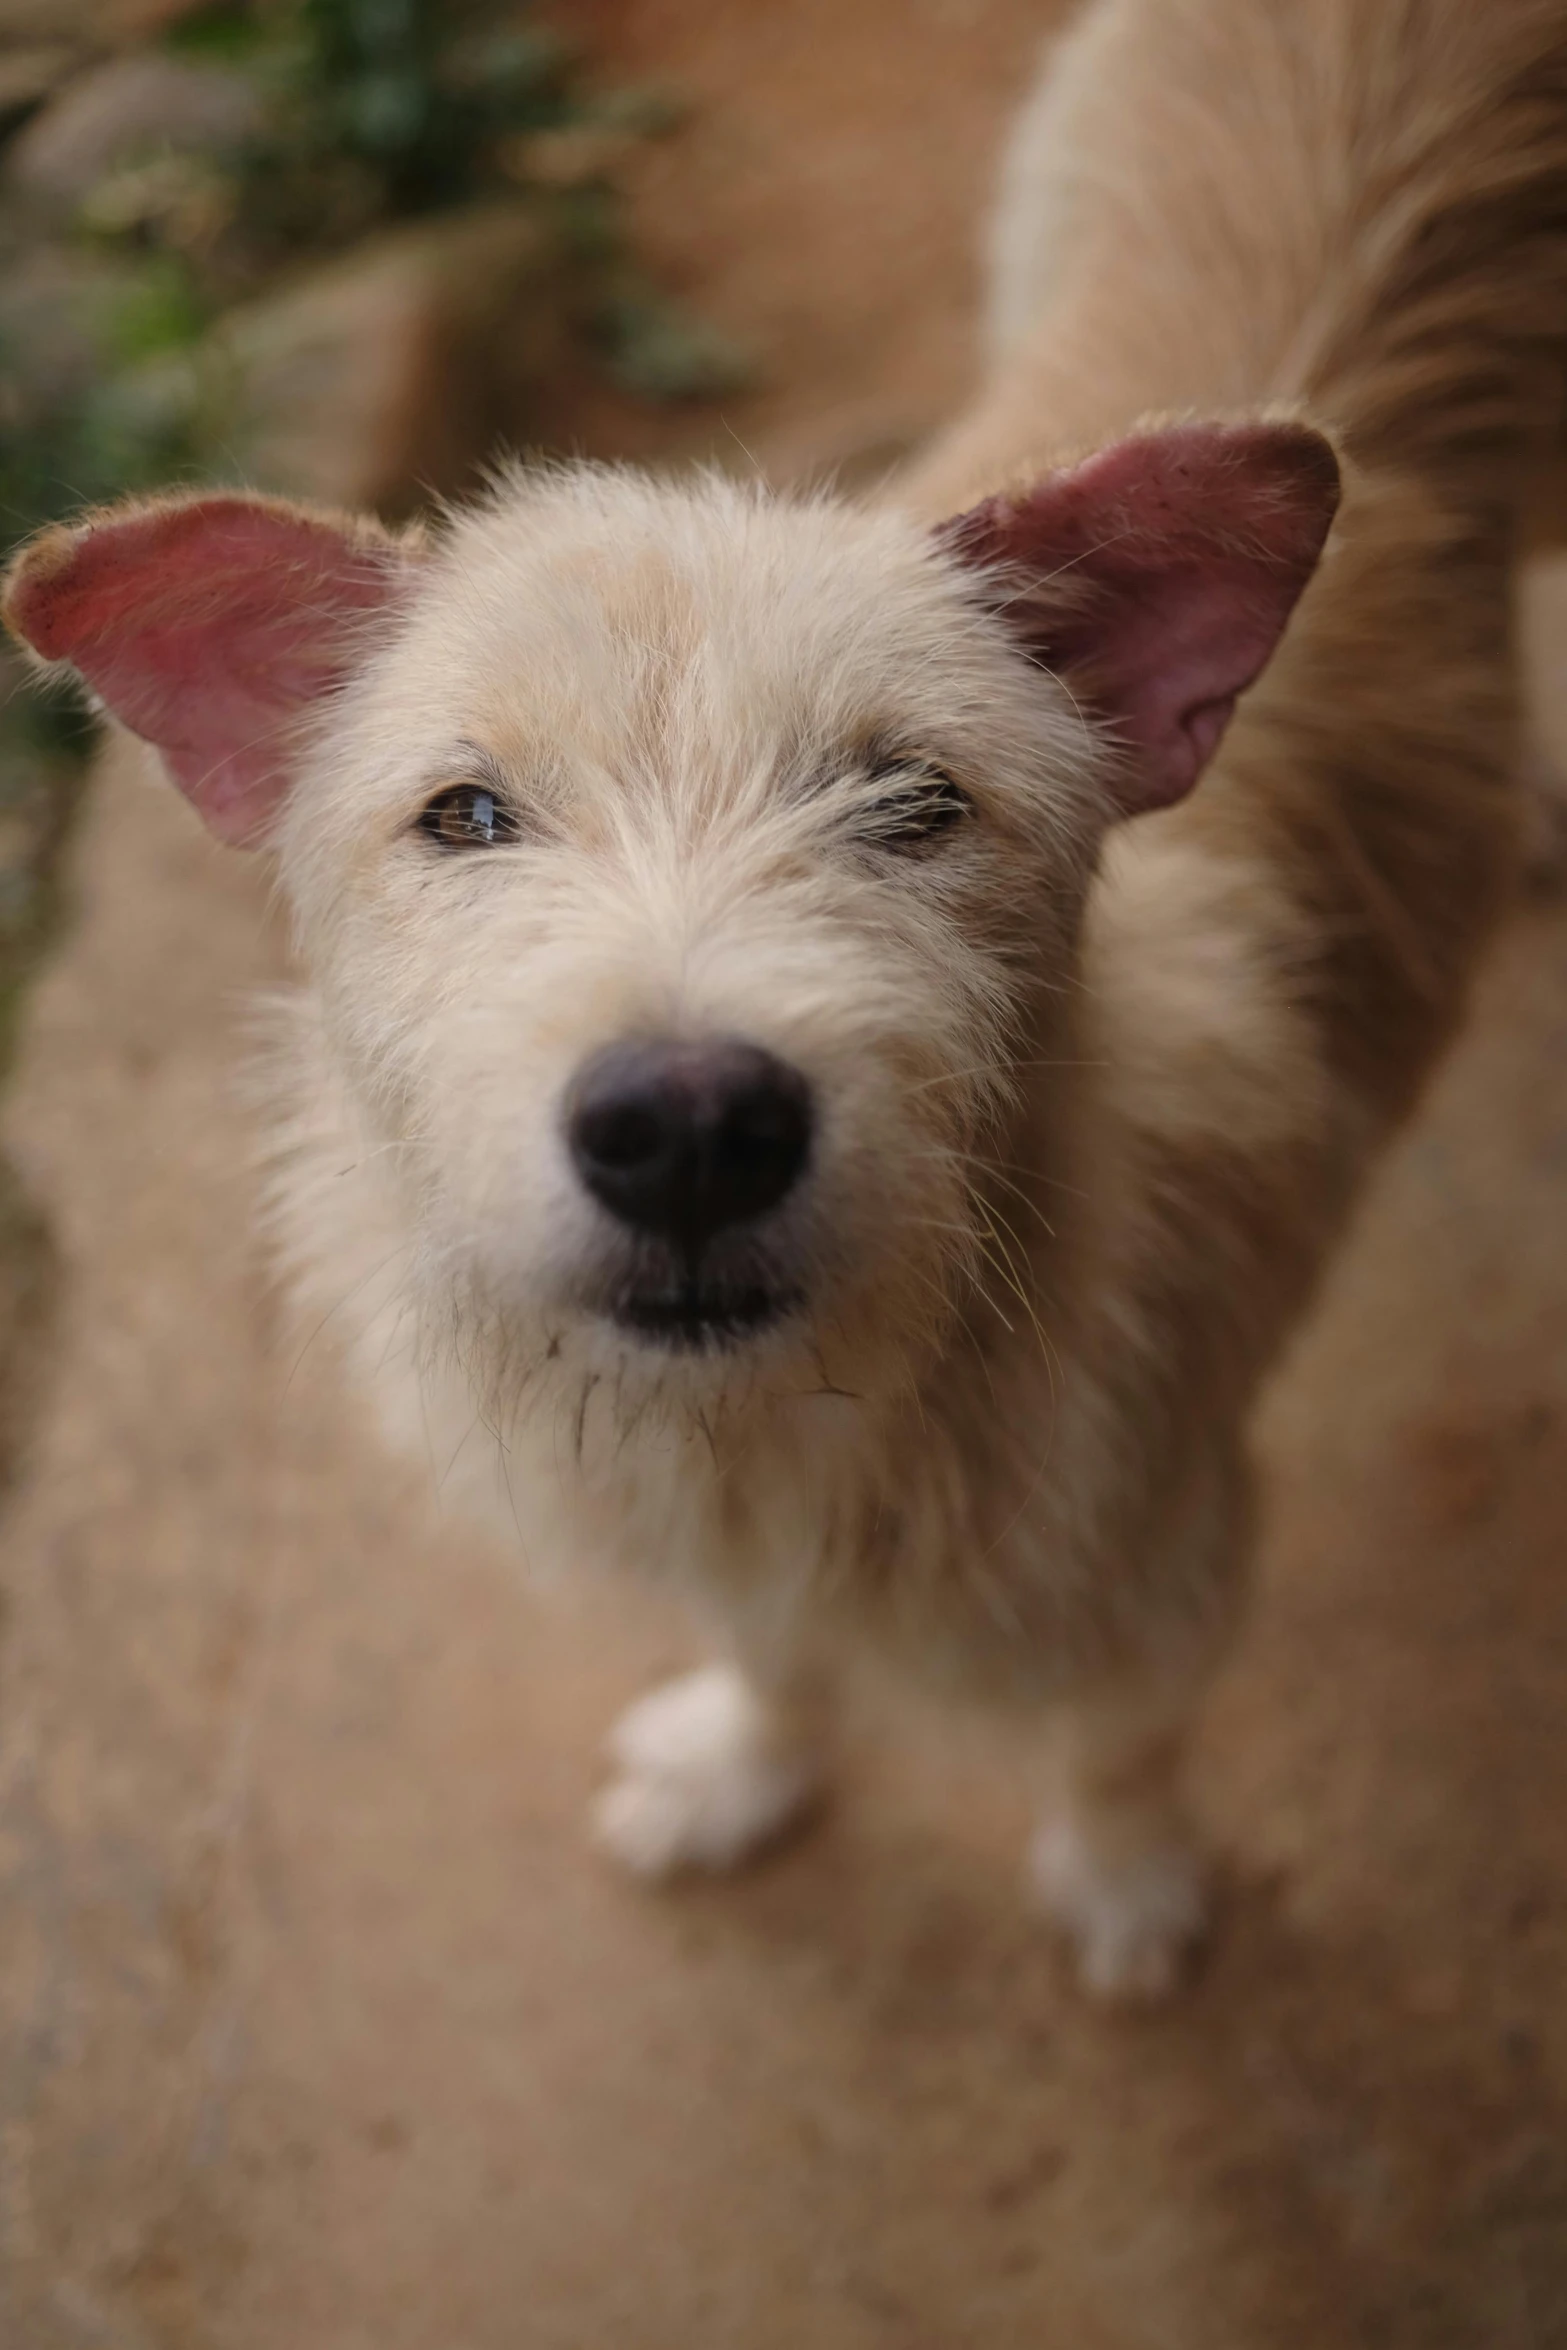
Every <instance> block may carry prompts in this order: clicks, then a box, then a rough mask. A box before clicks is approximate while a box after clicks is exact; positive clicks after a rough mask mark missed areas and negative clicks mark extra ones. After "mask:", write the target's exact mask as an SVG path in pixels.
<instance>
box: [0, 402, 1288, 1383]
mask: <svg viewBox="0 0 1567 2350" xmlns="http://www.w3.org/2000/svg"><path fill="white" fill-rule="evenodd" d="M1194 436H1195V437H1194ZM1243 439H1244V436H1236V435H1234V434H1231V435H1228V436H1226V435H1225V434H1223V433H1221V432H1219V431H1218V430H1217V429H1216V428H1205V429H1203V430H1198V429H1197V428H1191V430H1189V432H1188V434H1187V436H1186V438H1185V439H1183V438H1182V436H1181V435H1179V434H1170V435H1165V436H1162V437H1161V438H1159V439H1157V440H1150V441H1148V442H1146V443H1131V444H1124V445H1123V448H1122V449H1121V450H1119V451H1115V452H1111V454H1110V456H1109V457H1107V458H1101V459H1099V460H1097V461H1095V464H1094V465H1091V466H1089V467H1085V468H1082V469H1079V471H1078V472H1077V473H1075V474H1070V475H1065V476H1061V477H1055V479H1054V482H1053V483H1052V484H1051V485H1049V486H1047V488H1046V489H1044V490H1042V491H1038V492H1035V493H1031V495H1030V496H1029V497H1028V498H1026V499H1020V500H1013V501H1008V502H1006V503H992V504H991V505H988V506H986V507H984V508H981V509H978V510H977V511H976V512H975V513H974V514H973V515H970V516H967V517H964V518H962V519H961V520H960V521H959V523H958V524H956V525H954V526H952V527H951V528H949V529H948V530H947V531H946V532H945V533H937V534H932V533H930V532H928V531H926V530H925V529H923V528H922V527H921V526H919V525H917V524H915V523H914V522H912V521H910V520H908V519H906V518H903V517H900V516H898V515H896V514H894V513H890V512H875V513H866V512H859V511H854V510H851V509H846V508H844V507H841V506H838V505H835V504H832V503H829V502H824V501H822V502H808V503H804V504H788V503H781V502H778V501H775V500H772V499H769V498H767V497H765V496H762V495H760V494H757V493H752V492H742V491H738V490H735V489H732V488H729V487H726V486H724V485H721V484H716V483H714V484H708V485H705V486H699V487H698V488H696V489H695V490H692V489H678V490H677V489H670V488H658V487H655V486H653V485H650V484H648V483H646V482H643V481H639V480H637V479H635V478H633V477H630V476H623V475H617V474H603V473H592V472H585V473H576V474H565V475H559V476H551V477H546V478H544V479H543V480H534V481H531V482H530V481H528V480H526V479H524V480H519V481H518V482H516V483H514V484H512V485H511V486H510V487H508V488H507V489H505V490H504V491H502V492H501V493H500V494H499V495H498V496H497V497H496V498H495V499H494V500H493V501H492V502H491V503H490V504H489V505H487V506H486V507H485V508H483V509H482V510H480V511H478V512H476V513H474V514H471V515H469V516H467V517H464V518H461V519H459V520H458V521H457V522H456V523H455V525H453V526H452V528H451V529H450V530H449V531H448V532H447V533H446V534H445V535H444V536H443V537H442V538H441V539H440V540H439V541H438V542H437V543H435V544H434V545H432V546H429V547H418V548H407V547H398V546H396V545H394V544H392V543H391V542H382V541H379V540H377V539H374V538H372V537H369V536H367V535H366V534H365V533H364V532H362V531H356V530H347V531H345V530H343V529H342V528H340V527H337V526H334V525H330V524H328V523H325V522H322V521H317V520H315V519H313V518H311V517H308V516H302V515H298V514H296V513H294V512H293V511H292V510H289V509H282V508H276V507H268V506H265V505H260V504H252V503H247V502H244V501H234V500H214V501H207V502H205V503H200V502H198V503H196V504H187V505H175V506H168V507H151V508H142V509H133V510H131V511H130V512H129V513H128V514H127V515H126V516H125V517H124V518H123V519H121V518H115V517H110V518H108V519H107V520H106V521H104V522H101V523H99V524H96V525H89V526H88V527H87V528H86V529H85V530H83V531H81V532H79V533H77V534H75V535H74V536H66V535H63V534H61V535H57V536H56V537H55V538H54V539H53V540H45V541H44V542H41V543H40V546H39V548H38V549H37V550H36V553H35V555H34V557H33V558H31V559H30V560H31V569H30V570H29V568H28V566H27V563H25V562H24V566H23V568H22V571H21V572H20V573H19V575H18V579H17V582H16V584H15V585H14V587H13V594H12V605H11V609H12V615H13V621H14V624H16V625H18V626H19V628H20V629H21V631H22V633H24V634H25V635H26V636H28V637H29V638H30V640H31V641H33V642H34V643H35V645H37V646H38V648H39V649H40V650H41V651H43V652H44V653H45V654H46V655H51V656H56V657H65V658H69V659H71V660H72V661H73V662H75V663H76V665H77V666H78V667H79V668H80V669H81V670H82V672H83V673H84V674H85V675H86V676H87V677H88V679H89V680H90V682H91V683H93V685H94V686H95V687H96V688H97V690H98V691H99V692H100V693H101V694H102V696H103V698H104V699H105V700H106V701H107V702H108V703H109V705H110V707H111V708H113V709H115V710H117V711H118V712H119V713H120V714H121V715H123V716H124V717H125V718H126V719H127V720H128V722H129V723H130V724H131V725H132V726H133V727H135V728H136V729H137V731H139V732H142V733H144V734H146V735H148V736H149V737H150V738H151V739H153V740H155V741H157V742H158V743H159V744H160V747H161V748H162V749H163V751H164V755H165V758H166V760H167V762H168V764H169V765H170V767H171V769H172V771H173V772H174V774H175V776H176V779H177V780H179V781H180V782H181V783H182V784H183V785H184V787H185V788H186V789H187V791H189V792H190V794H191V796H192V797H193V798H194V799H195V800H196V801H197V803H198V805H200V806H201V807H202V808H203V811H204V813H206V814H207V816H208V818H209V821H211V822H213V824H214V826H215V828H216V829H218V830H220V831H222V832H225V833H226V834H228V835H229V836H230V837H234V838H241V839H253V838H257V837H265V839H266V840H267V842H268V845H270V846H272V847H273V848H275V849H276V851H277V853H278V855H279V858H280V865H281V872H282V877H283V882H284V887H285V890H286V893H287V895H288V897H289V899H290V902H291V904H292V906H293V909H294V913H295V917H296V921H297V926H298V933H299V937H300V941H301V945H302V948H303V952H304V957H305V960H306V963H307V966H308V968H309V971H310V973H311V976H312V978H313V980H314V983H315V986H316V988H317V990H318V993H319V996H320V1000H321V1004H322V1009H323V1015H324V1022H325V1029H326V1033H327V1035H328V1037H329V1039H330V1042H331V1046H332V1049H333V1051H334V1053H335V1055H336V1057H337V1060H338V1063H339V1065H340V1068H341V1071H342V1074H343V1077H344V1079H345V1081H346V1083H347V1086H348V1087H349V1089H350V1091H351V1093H352V1094H353V1096H354V1097H355V1098H356V1100H357V1102H358V1104H359V1106H360V1109H361V1112H362V1113H363V1116H364V1119H365V1122H366V1124H367V1126H368V1127H369V1129H370V1131H371V1133H372V1135H373V1137H374V1139H375V1142H376V1144H377V1146H378V1148H379V1156H380V1158H381V1160H382V1161H383V1162H384V1166H385V1170H386V1172H387V1174H388V1176H389V1179H390V1180H391V1182H392V1183H393V1184H394V1185H395V1187H396V1189H397V1191H398V1193H399V1195H400V1198H401V1203H402V1208H403V1212H404V1214H405V1216H406V1217H407V1218H408V1219H409V1220H410V1222H411V1224H412V1227H413V1232H414V1237H415V1243H416V1245H415V1246H414V1248H413V1249H412V1250H411V1252H410V1254H411V1259H412V1261H413V1262H414V1264H415V1265H416V1267H417V1272H416V1274H415V1275H414V1279H415V1281H416V1284H417V1287H418V1291H419V1298H420V1303H421V1306H422V1308H423V1319H424V1321H425V1323H426V1326H427V1327H428V1328H429V1329H430V1330H431V1331H433V1332H434V1333H436V1334H437V1335H439V1336H440V1337H442V1338H443V1339H445V1340H447V1341H449V1342H450V1343H451V1344H452V1345H453V1346H454V1347H455V1348H456V1349H457V1351H458V1352H459V1353H460V1354H461V1355H462V1357H463V1359H464V1360H465V1361H466V1362H467V1363H468V1364H469V1365H470V1367H471V1368H472V1370H473V1372H474V1374H475V1377H476V1379H477V1381H478V1383H479V1385H480V1386H481V1388H482V1389H484V1390H485V1392H486V1399H487V1401H488V1402H489V1404H490V1406H491V1408H493V1409H496V1410H500V1411H506V1410H508V1409H509V1408H510V1407H511V1404H512V1402H513V1401H514V1400H515V1398H516V1397H517V1396H520V1395H522V1394H524V1393H528V1394H532V1393H535V1392H537V1390H538V1389H539V1388H540V1387H541V1386H543V1387H546V1388H547V1387H548V1386H549V1385H550V1384H552V1383H556V1382H572V1383H575V1384H576V1386H577V1387H578V1388H579V1389H580V1388H581V1387H582V1386H583V1383H584V1381H585V1380H591V1379H594V1378H598V1377H603V1376H606V1375H610V1376H613V1377H614V1378H615V1379H616V1381H617V1382H619V1383H621V1384H623V1385H625V1386H627V1387H628V1388H629V1391H630V1393H631V1394H632V1395H633V1396H635V1395H643V1394H647V1393H650V1392H659V1393H663V1394H666V1395H669V1396H673V1397H676V1398H679V1399H682V1400H683V1401H684V1402H685V1403H687V1404H688V1405H689V1406H691V1407H692V1408H693V1409H696V1410H706V1409H707V1408H709V1407H710V1406H711V1405H713V1404H714V1403H715V1402H720V1401H723V1400H725V1399H729V1400H737V1399H739V1398H740V1397H741V1396H744V1395H749V1394H753V1393H755V1392H757V1391H758V1390H759V1389H760V1390H761V1391H763V1392H766V1391H771V1390H775V1389H776V1388H778V1387H780V1386H782V1387H787V1388H798V1387H800V1386H802V1385H809V1384H817V1385H820V1384H824V1383H825V1384H830V1385H833V1386H848V1387H854V1388H856V1389H864V1388H866V1387H877V1386H880V1387H885V1386H888V1385H897V1384H901V1383H903V1382H904V1381H906V1380H907V1379H908V1378H909V1377H910V1376H911V1375H913V1374H914V1373H915V1372H916V1371H917V1370H918V1368H919V1366H920V1364H921V1362H922V1361H923V1360H924V1359H925V1357H926V1355H927V1353H928V1350H929V1348H930V1346H931V1345H932V1344H933V1343H935V1342H937V1341H939V1338H940V1334H941V1332H942V1330H943V1329H944V1327H945V1326H946V1324H947V1321H948V1319H949V1317H950V1315H951V1314H952V1312H953V1310H954V1307H955V1304H956V1303H957V1301H958V1300H959V1298H960V1297H961V1295H962V1293H963V1289H964V1285H965V1283H966V1281H967V1280H968V1279H969V1277H970V1275H971V1274H972V1271H973V1269H974V1266H975V1262H976V1258H977V1253H978V1250H979V1246H980V1240H981V1233H982V1230H983V1228H984V1217H983V1212H982V1210H981V1209H980V1208H979V1206H978V1200H979V1196H980V1193H981V1190H982V1188H983V1185H982V1180H981V1179H982V1177H983V1174H984V1171H985V1169H986V1168H987V1167H990V1166H1000V1165H1004V1164H1005V1163H1006V1162H1007V1161H1008V1160H1009V1158H1010V1157H1012V1156H1014V1155H1015V1146H1014V1145H1012V1144H1011V1143H1010V1142H1009V1139H1008V1138H1009V1127H1010V1121H1011V1120H1012V1118H1013V1117H1014V1115H1015V1114H1016V1111H1017V1108H1018V1105H1019V1102H1020V1100H1021V1099H1022V1098H1023V1097H1024V1095H1025V1094H1028V1093H1030V1092H1031V1091H1032V1090H1033V1089H1034V1088H1033V1078H1032V1073H1033V1072H1034V1071H1035V1070H1036V1069H1037V1068H1038V1067H1039V1066H1040V1065H1041V1064H1042V1063H1044V1062H1048V1061H1049V1060H1050V1059H1051V1057H1052V1055H1051V1051H1050V1042H1051V1038H1050V1029H1051V1016H1052V1007H1053V1006H1059V1005H1060V1003H1061V1002H1062V1001H1063V996H1064V991H1067V990H1068V989H1069V987H1070V981H1071V969H1072V951H1073V942H1074V936H1075V930H1076V925H1077V920H1078V915H1079V912H1080V908H1081V904H1082V899H1083V893H1084V889H1085V887H1086V883H1087V879H1088V876H1089V874H1090V872H1091V869H1092V864H1093V858H1094V853H1095V850H1096V847H1097V843H1098V840H1099V837H1100V835H1101V833H1102V831H1103V828H1104V826H1105V824H1106V822H1107V821H1109V820H1110V819H1111V817H1113V816H1115V815H1117V814H1121V813H1126V812H1130V811H1131V810H1133V809H1135V808H1137V807H1139V806H1146V805H1153V804H1159V803H1160V802H1161V801H1165V800H1168V799H1171V798H1173V797H1176V796H1178V794H1179V792H1180V791H1182V790H1184V789H1185V788H1187V786H1188V785H1189V784H1190V782H1191V781H1192V780H1194V778H1195V776H1196V774H1197V772H1198V770H1199V769H1200V767H1201V765H1202V763H1203V760H1204V759H1205V758H1206V756H1207V755H1208V753H1209V751H1211V749H1212V747H1213V743H1214V742H1215V741H1216V740H1217V736H1218V733H1219V732H1220V731H1221V730H1222V726H1223V723H1224V720H1225V718H1226V717H1227V715H1228V711H1229V708H1230V706H1231V704H1232V702H1233V698H1234V694H1235V692H1236V691H1237V690H1238V688H1239V687H1240V686H1241V685H1243V684H1244V683H1246V682H1247V681H1248V680H1249V677H1250V676H1251V675H1253V674H1255V671H1256V669H1257V668H1258V667H1259V666H1260V665H1261V662H1262V660H1263V659H1265V658H1266V655H1267V652H1268V651H1269V650H1270V649H1271V646H1272V643H1273V641H1274V639H1275V638H1276V636H1277V634H1278V631H1279V628H1280V627H1282V625H1283V620H1284V617H1285V615H1286V614H1287V612H1288V609H1289V607H1290V605H1291V604H1292V603H1293V601H1294V597H1295V595H1296V594H1297V593H1298V592H1299V588H1300V586H1301V585H1302V584H1303V582H1304V579H1305V577H1306V576H1307V574H1308V573H1309V570H1310V568H1311V565H1312V563H1313V562H1314V560H1315V556H1316V552H1317V549H1318V547H1319V546H1320V543H1321V538H1322V535H1323V532H1324V531H1325V529H1326V525H1327V520H1328V517H1329V515H1330V514H1331V510H1332V476H1333V469H1332V462H1331V458H1330V457H1328V456H1327V453H1326V451H1325V449H1324V447H1323V444H1321V443H1320V442H1319V441H1317V440H1316V438H1315V436H1312V435H1309V434H1306V433H1303V432H1301V431H1300V430H1299V429H1298V428H1282V427H1257V428H1251V435H1250V439H1249V440H1247V441H1245V445H1244V446H1242V445H1241V442H1242V440H1243ZM1128 451H1131V452H1133V455H1132V457H1131V458H1130V459H1128V456H1127V452H1128ZM1147 451H1153V452H1155V457H1154V459H1152V460H1150V459H1149V458H1148V457H1147V456H1146V454H1144V452H1147ZM1215 451H1216V452H1217V461H1216V462H1215V461H1214V460H1215ZM1226 491H1227V492H1228V495H1229V504H1228V505H1226V503H1225V493H1226ZM1216 499H1217V514H1218V519H1217V527H1216V525H1215V501H1216ZM1232 509H1233V510H1232ZM1172 517H1173V519H1172ZM1058 672H1065V673H1066V674H1059V673H1058ZM1085 697H1086V699H1085ZM1104 721H1108V723H1104Z"/></svg>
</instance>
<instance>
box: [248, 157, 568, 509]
mask: <svg viewBox="0 0 1567 2350" xmlns="http://www.w3.org/2000/svg"><path fill="white" fill-rule="evenodd" d="M565 339H566V324H565V313H564V304H563V299H562V291H561V279H560V275H559V272H558V269H557V255H556V248H555V244H554V240H553V238H552V237H551V236H550V235H549V233H548V231H547V230H546V229H545V228H544V226H543V225H542V223H541V222H540V220H539V218H538V214H537V212H536V210H535V209H534V207H532V206H530V205H523V204H509V203H502V204H485V205H482V206H477V207H475V208H473V209H472V210H470V211H466V212H461V213H456V214H451V215H448V216H445V217H443V218H441V219H439V220H435V221H431V222H426V223H421V224H420V225H419V226H418V227H416V228H408V229H396V230H389V231H387V232H385V233H383V234H382V235H380V236H378V237H375V238H372V239H371V240H369V241H368V242H367V243H366V244H364V245H361V246H359V247H357V248H356V249H355V250H354V251H353V252H352V253H351V254H349V255H347V256H346V257H344V258H343V259H342V260H338V261H333V262H330V263H328V264H326V265H325V266H323V267H321V268H318V269H316V270H314V271H313V272H312V273H311V274H310V275H308V276H306V277H303V278H300V279H298V280H296V281H295V282H294V283H293V284H292V285H290V286H288V287H285V288H284V289H282V290H281V291H279V292H277V293H274V294H269V295H266V296H265V297H263V298H261V299H259V300H257V301H255V302H252V303H247V304H246V305H244V306H243V307H242V308H241V309H239V310H237V311H235V312H232V313H231V314H230V315H229V317H228V318H227V319H226V320H224V321H223V323H222V325H221V326H220V328H219V329H218V330H216V334H215V337H214V351H215V354H216V357H217V361H218V364H219V366H220V368H223V369H226V370H227V371H228V373H229V376H230V380H231V383H232V386H233V390H234V397H235V403H236V407H237V416H236V419H235V422H234V425H233V427H232V430H231V432H230V435H229V439H230V444H231V446H233V447H234V448H235V449H236V451H237V453H238V457H239V462H240V466H241V470H242V471H243V473H244V475H245V477H246V478H247V479H249V480H251V481H253V482H255V483H257V484H258V485H259V486H263V487H266V488H271V489H278V490H284V491H287V492H290V493H292V494H293V495H295V496H300V497H312V498H320V499H324V500H326V501H327V502H329V503H332V504H338V505H348V506H371V507H378V508H380V509H381V510H383V511H392V512H397V511H400V510H406V509H407V508H408V507H410V506H411V505H412V504H413V503H414V502H415V500H416V499H417V498H418V497H419V496H420V494H421V493H427V492H429V491H431V490H434V491H437V492H444V491H448V490H452V489H455V488H457V487H458V486H460V484H461V483H462V481H463V480H464V478H465V477H466V476H467V475H468V474H469V473H470V472H471V471H472V469H473V467H474V466H475V465H476V464H477V463H479V461H480V460H482V459H483V458H484V457H485V456H486V455H487V454H488V453H489V451H490V449H491V448H492V446H493V445H494V444H495V443H496V442H497V441H498V440H501V439H504V438H506V437H509V436H510V435H511V434H514V433H515V431H516V430H517V427H518V424H519V421H520V420H521V418H522V416H523V415H524V414H525V412H526V401H527V390H528V386H529V385H530V383H532V382H534V381H537V380H538V378H539V377H540V376H541V375H542V374H543V373H545V372H546V371H547V370H548V369H549V368H550V367H551V366H552V365H553V364H555V363H556V362H557V361H558V359H559V357H560V354H561V352H562V349H563V347H564V344H565Z"/></svg>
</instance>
